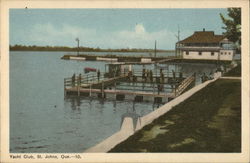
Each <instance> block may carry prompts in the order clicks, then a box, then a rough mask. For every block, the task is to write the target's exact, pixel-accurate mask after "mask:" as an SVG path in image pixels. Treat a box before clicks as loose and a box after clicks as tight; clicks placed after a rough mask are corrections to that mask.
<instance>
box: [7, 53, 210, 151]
mask: <svg viewBox="0 0 250 163" xmlns="http://www.w3.org/2000/svg"><path fill="white" fill-rule="evenodd" d="M64 54H68V52H10V152H12V153H17V152H18V153H19V152H20V153H21V152H25V153H29V152H31V153H36V152H42V153H67V152H71V153H72V152H73V153H75V152H83V151H84V150H86V149H87V148H89V147H91V146H94V145H95V144H97V143H99V142H101V141H102V140H104V139H105V138H107V137H109V136H111V135H112V134H113V133H115V132H117V131H118V130H119V129H120V125H121V120H122V117H123V115H125V114H127V113H132V114H137V115H139V116H144V115H146V114H148V113H150V112H151V111H153V110H155V109H157V108H158V107H159V104H153V103H133V102H128V101H103V100H98V99H86V98H77V97H75V98H66V99H65V98H64V90H63V89H64V88H63V79H64V78H66V77H71V76H72V74H73V73H76V74H78V73H83V68H84V67H95V68H99V69H101V70H104V67H105V62H87V61H86V62H80V61H69V60H61V59H60V58H61V57H62V56H63V55H64ZM126 54H127V53H125V55H126ZM134 55H135V54H134ZM169 55H171V54H169ZM160 66H162V67H163V68H165V67H166V65H164V64H162V65H160ZM148 68H152V66H148ZM167 68H168V70H169V71H171V69H178V70H181V71H182V72H183V74H184V75H191V74H192V73H194V72H196V73H197V74H198V75H197V79H198V80H197V83H199V75H201V74H202V73H204V72H205V73H210V72H211V71H214V70H215V65H213V64H181V65H177V66H175V65H170V66H167Z"/></svg>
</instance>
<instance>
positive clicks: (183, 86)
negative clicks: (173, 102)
mask: <svg viewBox="0 0 250 163" xmlns="http://www.w3.org/2000/svg"><path fill="white" fill-rule="evenodd" d="M194 81H195V74H193V75H192V76H190V77H188V78H186V79H184V80H183V81H182V82H181V84H180V85H179V86H178V87H177V88H176V89H175V90H174V93H175V96H179V95H180V94H182V93H183V92H184V91H185V89H186V88H187V87H188V86H189V85H190V84H191V83H192V82H194Z"/></svg>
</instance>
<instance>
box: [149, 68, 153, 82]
mask: <svg viewBox="0 0 250 163" xmlns="http://www.w3.org/2000/svg"><path fill="white" fill-rule="evenodd" d="M149 76H150V81H151V83H153V71H152V70H150V71H149Z"/></svg>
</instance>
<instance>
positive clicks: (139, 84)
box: [64, 71, 195, 103]
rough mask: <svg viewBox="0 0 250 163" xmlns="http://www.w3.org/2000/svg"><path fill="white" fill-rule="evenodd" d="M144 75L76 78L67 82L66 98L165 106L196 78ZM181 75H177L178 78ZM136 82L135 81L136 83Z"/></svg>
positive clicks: (95, 75) (131, 73)
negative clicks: (76, 97)
mask: <svg viewBox="0 0 250 163" xmlns="http://www.w3.org/2000/svg"><path fill="white" fill-rule="evenodd" d="M142 74H143V73H142V72H138V71H135V72H124V73H120V74H116V76H114V77H110V76H108V77H105V76H107V73H106V74H105V73H102V74H101V75H100V76H99V77H98V76H97V74H96V73H94V74H91V75H89V74H88V75H77V76H73V77H71V78H65V79H64V94H65V96H70V95H74V96H83V97H94V98H102V99H108V100H132V101H137V102H142V101H145V102H155V103H166V102H168V101H170V100H172V99H174V98H175V97H177V96H179V95H181V94H182V93H183V92H184V91H185V90H187V89H188V88H190V87H191V86H192V85H193V84H194V82H195V75H191V76H188V77H183V76H182V73H175V72H165V73H162V74H164V75H162V76H164V77H161V76H160V73H158V74H155V75H153V76H152V77H151V79H150V78H149V77H146V78H145V77H144V76H143V75H142ZM176 74H178V75H176ZM135 79H136V80H135Z"/></svg>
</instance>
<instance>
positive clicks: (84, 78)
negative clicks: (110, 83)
mask: <svg viewBox="0 0 250 163" xmlns="http://www.w3.org/2000/svg"><path fill="white" fill-rule="evenodd" d="M103 79H105V78H104V73H100V76H99V79H98V76H97V74H87V75H80V74H79V75H76V76H72V77H71V78H65V79H64V88H66V87H76V86H80V87H81V86H83V84H91V83H95V82H98V81H101V80H103Z"/></svg>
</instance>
